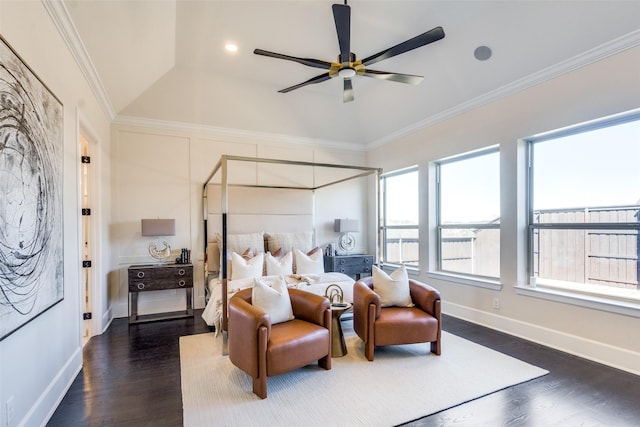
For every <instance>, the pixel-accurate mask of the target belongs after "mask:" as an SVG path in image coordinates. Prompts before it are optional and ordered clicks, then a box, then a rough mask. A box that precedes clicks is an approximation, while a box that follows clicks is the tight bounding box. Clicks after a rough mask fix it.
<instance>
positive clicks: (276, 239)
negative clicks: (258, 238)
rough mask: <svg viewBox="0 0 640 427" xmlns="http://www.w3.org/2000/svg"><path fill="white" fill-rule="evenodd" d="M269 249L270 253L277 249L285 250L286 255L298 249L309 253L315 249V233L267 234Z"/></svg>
mask: <svg viewBox="0 0 640 427" xmlns="http://www.w3.org/2000/svg"><path fill="white" fill-rule="evenodd" d="M265 236H266V240H267V247H268V248H269V250H270V251H275V250H276V249H277V248H280V249H282V250H283V252H284V253H287V252H289V251H292V250H293V249H294V248H298V249H300V250H301V251H304V252H306V251H308V250H309V249H311V248H312V247H313V232H312V231H301V232H298V233H265Z"/></svg>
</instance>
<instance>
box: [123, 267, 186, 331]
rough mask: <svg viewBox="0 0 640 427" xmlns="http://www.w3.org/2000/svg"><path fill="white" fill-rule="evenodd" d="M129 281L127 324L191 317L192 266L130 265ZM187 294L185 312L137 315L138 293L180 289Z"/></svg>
mask: <svg viewBox="0 0 640 427" xmlns="http://www.w3.org/2000/svg"><path fill="white" fill-rule="evenodd" d="M128 279H129V300H130V305H129V323H141V322H152V321H155V320H167V319H179V318H184V317H192V316H193V264H146V265H132V266H130V267H129V271H128ZM182 288H184V289H185V291H186V294H187V304H186V305H187V308H186V310H181V311H173V312H165V313H154V314H145V315H142V316H139V315H138V295H139V293H140V292H149V291H163V290H167V289H182Z"/></svg>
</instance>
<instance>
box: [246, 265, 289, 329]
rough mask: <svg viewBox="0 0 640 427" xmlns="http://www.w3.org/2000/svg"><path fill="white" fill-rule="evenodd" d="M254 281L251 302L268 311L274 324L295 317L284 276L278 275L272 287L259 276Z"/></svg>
mask: <svg viewBox="0 0 640 427" xmlns="http://www.w3.org/2000/svg"><path fill="white" fill-rule="evenodd" d="M253 282H254V283H253V290H252V291H251V304H252V305H254V306H255V307H257V308H259V309H261V310H262V311H264V312H265V313H267V314H268V315H269V316H270V317H271V324H272V325H275V324H276V323H282V322H286V321H288V320H292V319H293V318H294V316H293V309H292V308H291V299H290V298H289V290H288V289H287V285H286V284H285V283H284V278H282V277H278V279H277V280H276V281H275V282H274V283H273V285H272V286H271V287H269V285H267V284H266V283H265V282H264V281H263V280H262V279H261V278H259V277H256V278H255V279H253Z"/></svg>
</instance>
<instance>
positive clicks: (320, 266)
mask: <svg viewBox="0 0 640 427" xmlns="http://www.w3.org/2000/svg"><path fill="white" fill-rule="evenodd" d="M295 254H296V274H322V273H324V258H323V256H322V251H315V252H314V253H312V254H311V255H307V254H305V253H304V252H301V251H300V249H295Z"/></svg>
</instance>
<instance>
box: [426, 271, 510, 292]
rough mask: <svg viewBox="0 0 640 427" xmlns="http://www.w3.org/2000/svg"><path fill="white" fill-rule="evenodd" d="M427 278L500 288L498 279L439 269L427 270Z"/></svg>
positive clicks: (487, 287) (480, 286) (485, 287)
mask: <svg viewBox="0 0 640 427" xmlns="http://www.w3.org/2000/svg"><path fill="white" fill-rule="evenodd" d="M427 278H429V279H436V280H443V281H445V282H452V283H457V284H461V285H468V286H475V287H477V288H484V289H491V290H494V291H499V290H501V289H502V284H501V283H500V281H498V280H492V279H490V278H486V277H480V276H464V275H461V274H452V273H443V272H440V271H428V272H427Z"/></svg>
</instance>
